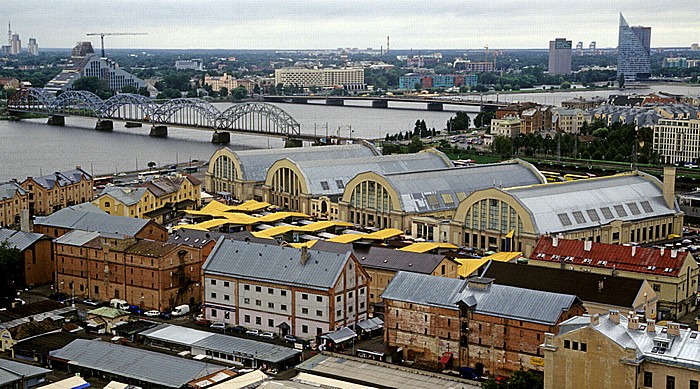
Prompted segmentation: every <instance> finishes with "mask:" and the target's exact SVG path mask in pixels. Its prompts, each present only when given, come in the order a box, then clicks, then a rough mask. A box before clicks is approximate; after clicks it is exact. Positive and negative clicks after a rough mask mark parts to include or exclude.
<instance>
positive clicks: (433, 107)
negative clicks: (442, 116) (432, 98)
mask: <svg viewBox="0 0 700 389" xmlns="http://www.w3.org/2000/svg"><path fill="white" fill-rule="evenodd" d="M428 111H442V103H436V102H430V103H428Z"/></svg>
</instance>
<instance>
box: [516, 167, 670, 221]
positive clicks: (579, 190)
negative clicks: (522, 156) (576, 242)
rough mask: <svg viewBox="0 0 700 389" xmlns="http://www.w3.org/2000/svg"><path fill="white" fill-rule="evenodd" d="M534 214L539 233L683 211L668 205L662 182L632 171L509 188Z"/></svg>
mask: <svg viewBox="0 0 700 389" xmlns="http://www.w3.org/2000/svg"><path fill="white" fill-rule="evenodd" d="M504 191H505V192H506V193H507V194H509V195H511V196H512V197H514V198H515V199H516V200H517V201H518V202H519V203H520V204H522V205H523V206H524V207H525V208H526V209H527V210H529V213H530V214H531V215H532V218H533V222H534V224H535V230H536V233H538V234H546V233H555V232H564V231H574V230H578V229H586V228H592V227H599V226H601V225H605V224H607V223H609V222H611V221H612V220H624V221H631V220H641V219H649V218H655V217H660V216H667V215H674V214H676V213H678V212H680V209H679V208H678V206H677V205H674V206H673V207H669V206H668V205H666V202H665V200H664V197H663V187H662V184H661V182H660V181H659V180H658V179H656V178H655V177H652V176H650V175H648V174H645V173H641V172H631V173H623V174H617V175H614V176H608V177H597V178H589V179H586V180H576V181H567V182H561V183H556V184H546V185H531V186H525V187H517V188H508V189H504Z"/></svg>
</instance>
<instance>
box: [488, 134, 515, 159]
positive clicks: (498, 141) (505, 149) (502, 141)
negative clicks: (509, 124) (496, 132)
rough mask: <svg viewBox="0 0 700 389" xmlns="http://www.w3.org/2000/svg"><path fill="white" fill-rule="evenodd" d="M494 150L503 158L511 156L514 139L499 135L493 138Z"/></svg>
mask: <svg viewBox="0 0 700 389" xmlns="http://www.w3.org/2000/svg"><path fill="white" fill-rule="evenodd" d="M492 147H493V152H494V153H496V154H498V155H500V156H501V157H503V158H509V157H510V156H511V154H512V151H513V140H512V139H510V138H508V137H505V136H497V137H495V138H494V139H493V145H492Z"/></svg>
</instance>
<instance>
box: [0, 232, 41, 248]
mask: <svg viewBox="0 0 700 389" xmlns="http://www.w3.org/2000/svg"><path fill="white" fill-rule="evenodd" d="M44 237H46V235H44V234H36V233H34V232H24V231H15V230H9V229H7V228H1V227H0V242H4V241H7V242H8V243H9V244H10V247H14V248H16V249H17V250H19V251H24V250H26V249H27V248H29V247H30V246H31V245H33V244H34V243H36V242H38V241H39V240H40V239H41V238H44Z"/></svg>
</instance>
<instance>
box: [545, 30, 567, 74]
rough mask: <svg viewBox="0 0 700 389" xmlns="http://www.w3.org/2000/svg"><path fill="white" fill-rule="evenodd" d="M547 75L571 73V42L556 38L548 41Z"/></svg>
mask: <svg viewBox="0 0 700 389" xmlns="http://www.w3.org/2000/svg"><path fill="white" fill-rule="evenodd" d="M548 69H549V74H569V73H571V41H567V40H566V38H557V39H555V40H553V41H549V68H548Z"/></svg>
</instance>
